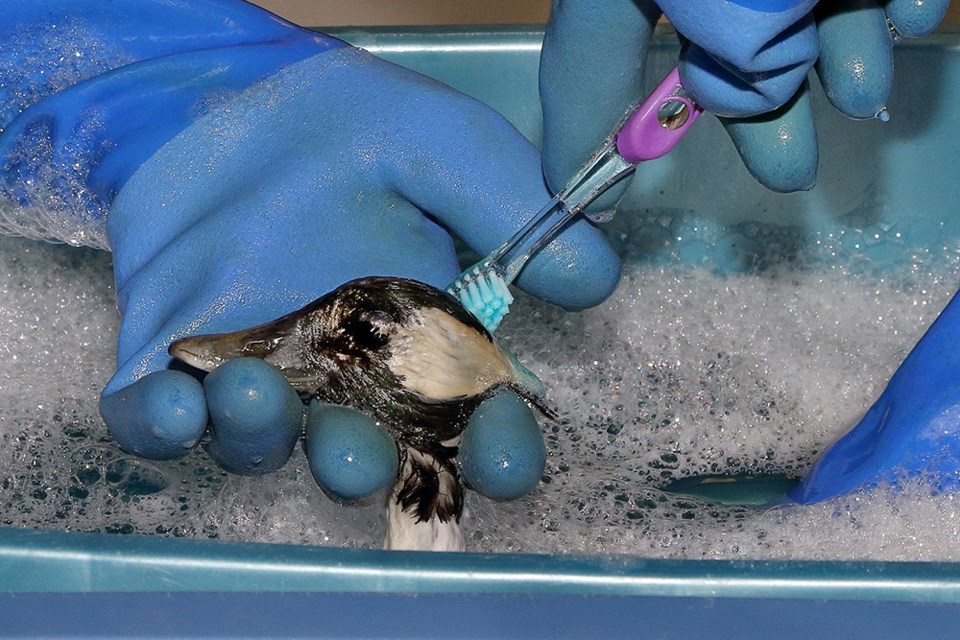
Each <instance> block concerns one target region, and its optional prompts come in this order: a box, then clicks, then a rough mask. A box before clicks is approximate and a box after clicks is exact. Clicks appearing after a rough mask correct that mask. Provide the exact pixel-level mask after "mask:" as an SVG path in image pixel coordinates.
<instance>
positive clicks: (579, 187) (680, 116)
mask: <svg viewBox="0 0 960 640" xmlns="http://www.w3.org/2000/svg"><path fill="white" fill-rule="evenodd" d="M701 111H702V109H701V107H699V106H698V105H697V104H696V103H695V102H694V101H693V100H691V99H690V97H689V96H688V95H687V93H686V91H684V88H683V85H682V84H681V83H680V74H679V72H678V70H677V68H676V67H674V69H673V71H671V72H670V73H669V74H667V77H666V78H664V79H663V80H662V81H661V82H660V84H659V85H657V88H656V89H654V90H653V93H651V94H650V96H649V97H648V98H647V99H646V100H644V101H643V103H642V104H640V106H639V107H637V108H636V109H634V110H633V111H632V112H630V114H629V115H628V116H627V117H626V118H625V119H624V121H623V123H622V124H621V125H618V126H617V128H616V129H615V130H614V132H613V133H612V134H610V136H608V137H607V139H606V141H605V142H604V144H603V146H602V147H601V148H600V149H599V150H598V151H597V152H596V153H595V154H594V155H593V156H592V157H591V158H590V160H589V161H588V162H587V163H586V164H585V165H584V166H583V168H581V169H580V171H578V172H577V173H576V175H574V176H573V178H571V179H570V181H569V182H567V184H566V186H564V188H563V190H562V191H560V193H558V194H557V195H555V196H554V197H553V198H552V199H551V200H550V201H549V202H548V203H547V204H546V205H544V207H543V208H542V209H541V210H540V211H539V212H538V213H537V214H536V215H535V216H534V217H533V218H531V219H530V220H529V221H528V222H527V223H526V224H524V225H523V227H521V228H520V230H519V231H517V232H516V233H515V234H513V236H511V237H510V239H509V240H507V241H506V242H504V243H503V244H502V245H500V247H498V248H497V249H495V250H494V251H493V252H491V253H490V254H489V255H487V256H486V257H485V258H483V259H482V260H480V261H479V262H477V263H476V264H474V265H473V266H472V267H469V268H468V269H466V270H465V271H464V272H463V273H461V274H460V276H459V277H457V279H456V280H454V281H453V283H451V284H450V286H449V287H447V292H448V293H450V294H452V295H453V296H454V297H456V298H457V299H458V300H459V301H460V303H461V304H462V305H463V306H464V307H465V308H466V309H467V310H468V311H469V312H470V313H472V314H473V315H474V316H475V317H476V318H477V320H479V321H480V322H481V324H483V326H484V327H486V329H487V331H489V332H491V333H493V332H494V331H495V330H496V329H497V327H498V326H500V321H501V320H503V317H504V316H505V315H507V313H509V312H510V304H511V303H512V302H513V295H512V294H511V293H510V287H509V285H510V283H512V282H513V281H514V279H516V277H517V276H518V275H519V274H520V271H522V270H523V267H524V266H525V265H526V264H527V261H528V260H529V259H530V258H531V256H533V255H534V254H535V253H536V252H537V251H539V250H540V248H541V247H543V246H544V245H545V244H547V243H548V242H550V240H552V239H553V236H554V235H556V233H557V232H558V231H559V230H560V229H562V228H563V227H564V226H565V225H566V224H567V223H568V222H569V221H570V220H571V219H572V218H573V217H574V216H576V215H577V214H578V213H580V212H581V211H582V210H583V208H584V207H585V206H587V205H588V204H590V203H591V202H593V200H594V198H596V197H597V196H599V195H600V194H601V193H603V192H604V191H606V190H607V189H608V188H610V187H611V186H613V185H614V184H615V183H617V182H618V181H619V180H620V179H621V178H624V177H625V176H627V175H629V174H630V173H632V172H633V170H634V169H636V167H637V165H638V164H639V163H641V162H643V161H645V160H653V159H655V158H659V157H660V156H662V155H664V154H666V153H667V152H668V151H670V150H671V149H673V147H674V146H675V145H676V144H677V142H679V141H680V138H682V137H683V134H684V133H686V132H687V129H689V128H690V125H692V124H693V122H694V121H695V120H696V119H697V118H698V117H699V115H700V113H701Z"/></svg>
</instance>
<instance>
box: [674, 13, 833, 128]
mask: <svg viewBox="0 0 960 640" xmlns="http://www.w3.org/2000/svg"><path fill="white" fill-rule="evenodd" d="M755 4H757V3H748V2H723V3H716V2H715V3H691V2H681V1H679V0H661V2H660V6H661V7H662V8H663V10H664V12H665V13H666V14H667V16H668V17H669V18H670V21H671V22H672V23H673V24H674V26H675V27H676V28H677V31H678V32H680V33H681V34H683V38H684V39H685V40H689V43H688V44H686V45H685V46H684V48H683V51H682V52H681V56H680V59H681V64H680V77H681V78H682V79H683V82H684V86H685V87H686V88H687V90H688V91H690V93H691V94H692V95H693V96H694V97H695V98H696V99H697V101H698V102H699V103H700V104H701V105H702V106H703V107H704V108H705V109H706V110H708V111H712V112H714V113H717V114H719V115H724V116H730V117H734V116H736V117H746V116H751V115H756V114H758V113H764V112H766V111H770V110H771V109H775V108H776V107H779V106H780V105H782V104H784V103H785V102H786V101H787V100H789V99H790V97H791V96H793V94H794V93H795V92H796V90H797V89H798V88H799V86H800V84H801V83H802V82H803V80H804V79H805V78H806V75H807V72H808V71H809V69H810V67H811V66H812V65H813V63H814V61H815V60H816V59H817V34H816V27H815V24H814V21H813V17H812V16H811V15H810V11H811V10H812V9H813V5H814V4H815V3H814V2H813V1H812V0H802V1H799V2H785V3H778V4H780V5H784V6H782V7H777V8H776V10H769V9H766V8H759V9H758V8H754V6H753V5H755Z"/></svg>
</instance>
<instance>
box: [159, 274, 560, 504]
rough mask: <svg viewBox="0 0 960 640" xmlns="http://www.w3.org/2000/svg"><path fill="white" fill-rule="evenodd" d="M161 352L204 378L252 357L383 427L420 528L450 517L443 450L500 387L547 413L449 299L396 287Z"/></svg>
mask: <svg viewBox="0 0 960 640" xmlns="http://www.w3.org/2000/svg"><path fill="white" fill-rule="evenodd" d="M170 354H171V355H173V356H174V357H176V358H178V359H180V360H183V361H184V362H186V363H187V364H190V365H192V366H195V367H197V368H199V369H203V370H205V371H211V370H213V369H215V368H216V367H217V366H219V365H220V364H222V363H223V362H225V361H227V360H230V359H233V358H239V357H247V356H250V357H257V358H262V359H263V360H265V361H266V362H268V363H270V364H272V365H274V366H276V367H277V368H278V369H280V371H281V372H282V373H283V374H284V375H285V376H286V377H287V379H288V380H289V381H290V383H291V384H292V385H293V386H294V388H296V389H297V390H298V391H301V392H303V393H306V394H309V395H310V396H314V397H317V398H319V399H321V400H323V401H325V402H329V403H333V404H340V405H345V406H350V407H354V408H356V409H358V410H360V411H363V412H365V413H366V414H368V415H370V416H372V417H373V418H374V419H376V420H377V421H379V422H381V423H382V424H384V425H386V426H387V427H388V428H389V429H390V430H391V432H392V433H393V434H394V436H395V437H396V438H397V440H398V442H400V443H401V444H402V445H405V446H404V447H401V452H402V453H401V456H402V459H401V466H400V468H401V480H402V482H403V484H402V486H401V487H400V490H399V491H397V492H395V496H396V500H397V501H398V502H399V503H400V504H401V506H402V507H403V509H404V510H405V511H408V512H411V513H415V515H416V517H417V518H418V519H419V520H421V521H426V520H428V519H430V518H431V517H433V516H434V515H436V516H437V517H438V518H439V519H440V520H441V521H446V520H449V519H450V518H456V519H459V517H460V513H461V511H462V509H463V487H462V485H461V483H460V479H459V474H458V471H457V468H456V465H455V463H454V462H453V458H454V457H455V455H456V453H457V449H456V446H454V445H453V443H454V442H455V441H456V438H457V436H459V435H460V433H461V432H462V431H463V428H464V426H465V425H466V421H467V419H468V418H469V417H470V414H471V413H473V411H474V410H475V409H476V407H477V406H478V405H479V404H480V402H482V401H483V400H484V399H485V398H486V397H488V396H489V395H491V394H492V393H493V392H494V391H495V390H496V389H497V388H499V387H504V386H505V387H509V388H511V389H513V390H514V391H516V392H517V393H519V394H520V395H521V396H523V397H525V398H526V399H527V400H528V401H530V402H531V403H532V404H534V405H535V406H537V407H538V408H540V409H541V410H542V411H547V410H546V408H545V407H544V406H543V404H542V402H541V400H540V399H541V397H542V393H543V389H542V385H541V383H540V381H539V380H538V379H537V378H536V376H534V375H533V374H532V373H530V372H529V371H527V370H526V369H525V368H524V367H523V366H522V365H520V364H519V363H518V362H517V361H516V360H515V359H514V358H513V357H512V356H511V355H509V354H508V353H507V352H505V351H504V350H502V349H501V348H500V347H499V346H498V345H497V344H496V342H494V340H493V338H492V337H491V335H490V333H489V332H488V331H487V330H486V329H484V327H483V326H482V325H481V324H480V323H479V322H478V321H477V320H476V319H475V318H474V317H473V316H471V315H470V314H469V313H468V312H467V311H466V310H465V309H464V308H463V307H462V306H461V305H460V304H459V303H458V302H457V301H456V300H455V299H454V298H453V297H452V296H450V295H448V294H447V293H445V292H443V291H440V290H438V289H435V288H433V287H430V286H428V285H425V284H423V283H420V282H417V281H414V280H407V279H402V278H387V277H370V278H362V279H359V280H353V281H351V282H348V283H346V284H344V285H342V286H341V287H339V288H337V289H336V290H334V291H332V292H330V293H329V294H327V295H325V296H323V297H321V298H319V299H318V300H316V301H314V302H312V303H310V304H309V305H307V306H306V307H304V308H303V309H300V310H299V311H295V312H293V313H291V314H289V315H286V316H284V317H282V318H280V319H278V320H275V321H273V322H270V323H267V324H264V325H261V326H259V327H255V328H253V329H248V330H243V331H236V332H233V333H224V334H215V335H206V336H195V337H189V338H184V339H181V340H178V341H176V342H174V343H173V344H172V345H171V346H170Z"/></svg>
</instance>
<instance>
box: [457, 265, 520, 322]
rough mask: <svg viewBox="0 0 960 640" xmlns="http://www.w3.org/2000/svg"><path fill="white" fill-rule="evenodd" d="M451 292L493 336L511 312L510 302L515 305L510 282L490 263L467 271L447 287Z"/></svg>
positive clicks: (475, 266)
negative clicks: (508, 283)
mask: <svg viewBox="0 0 960 640" xmlns="http://www.w3.org/2000/svg"><path fill="white" fill-rule="evenodd" d="M447 291H448V292H449V293H451V294H453V295H454V296H456V298H457V299H458V300H459V301H460V304H462V305H463V306H464V308H465V309H466V310H467V311H469V312H470V313H472V314H473V316H474V317H475V318H476V319H477V320H479V321H480V324H482V325H483V326H484V327H486V329H487V331H489V332H490V333H493V332H494V331H496V329H497V327H499V326H500V321H501V320H503V317H504V316H505V315H507V314H508V313H510V303H511V302H513V294H512V293H510V288H509V287H508V286H507V281H506V280H504V279H503V276H501V275H500V274H499V273H498V272H497V270H496V269H495V268H493V267H492V265H491V264H490V263H489V262H483V263H480V264H477V265H474V266H473V267H471V268H470V269H467V270H466V271H464V272H463V273H462V274H460V277H459V278H457V279H456V280H455V281H454V282H453V284H451V285H450V286H449V287H447Z"/></svg>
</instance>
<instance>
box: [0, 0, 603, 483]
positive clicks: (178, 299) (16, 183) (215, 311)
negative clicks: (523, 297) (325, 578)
mask: <svg viewBox="0 0 960 640" xmlns="http://www.w3.org/2000/svg"><path fill="white" fill-rule="evenodd" d="M42 6H43V10H42V11H41V10H39V9H36V8H35V3H33V2H28V1H19V0H15V1H13V2H11V1H10V0H7V2H5V3H4V4H3V5H0V25H4V26H3V27H0V31H2V30H3V29H8V30H12V31H13V32H14V33H16V34H19V35H18V36H17V37H19V38H20V39H21V40H22V39H24V38H33V39H32V40H30V42H32V43H33V44H34V45H35V48H42V47H43V46H46V45H47V44H49V43H47V42H45V41H44V40H43V39H44V38H47V40H53V41H56V36H57V34H56V33H55V32H53V31H51V30H50V29H51V26H50V25H51V18H50V16H51V15H59V16H60V17H59V18H57V19H56V20H54V22H56V23H58V24H70V25H71V29H73V30H75V31H77V32H78V33H80V34H81V36H82V37H78V38H76V39H77V40H78V41H80V42H81V43H82V44H83V47H85V48H82V47H78V48H76V51H79V52H82V53H84V54H90V57H94V56H93V54H94V52H98V51H99V52H102V54H103V55H102V56H101V61H102V60H106V61H107V62H102V63H100V66H99V67H98V66H97V65H94V67H93V68H92V70H89V69H85V70H84V71H86V72H80V73H77V74H74V77H72V78H71V81H72V82H66V83H64V84H65V86H55V85H51V86H50V87H41V88H40V89H37V88H36V86H35V85H37V84H42V82H43V79H42V78H39V77H34V76H33V75H31V74H30V73H27V74H25V75H26V77H25V78H20V79H19V80H18V81H17V83H7V86H13V87H14V89H13V91H12V92H10V93H8V94H6V95H5V96H4V97H3V99H2V100H0V105H2V106H0V108H2V109H3V111H0V113H6V114H8V118H9V117H10V115H11V114H12V115H13V116H15V117H13V119H12V120H4V121H0V127H2V131H3V133H2V135H0V158H4V163H5V165H4V182H3V185H2V187H3V192H4V194H5V195H6V196H7V197H8V198H15V199H17V200H18V201H19V202H20V203H21V204H25V205H36V204H37V203H38V200H40V199H41V198H45V199H44V200H43V202H53V203H54V204H55V207H59V210H60V211H62V212H63V214H64V215H63V216H62V217H63V218H65V219H66V223H65V224H66V226H67V227H69V225H71V224H73V225H75V227H76V229H70V228H65V229H64V235H65V236H67V237H69V238H74V239H76V238H81V239H86V238H90V237H96V236H97V235H98V234H100V235H104V234H105V235H104V238H105V241H106V242H108V243H109V247H110V248H111V250H112V251H113V256H114V272H115V279H116V285H117V294H118V306H119V308H120V312H121V315H122V324H121V330H120V338H119V344H118V367H117V372H116V374H115V375H114V376H113V378H112V379H111V380H110V382H109V383H108V385H107V386H106V388H105V389H104V392H103V395H102V398H101V413H102V415H103V417H104V419H105V420H106V422H107V424H108V426H109V427H110V430H111V433H112V434H113V435H114V437H115V438H116V439H117V441H118V442H119V443H120V444H121V446H123V447H124V448H125V449H127V450H129V451H133V452H136V453H138V454H140V455H144V456H147V457H154V458H168V457H174V456H177V455H181V454H183V453H185V452H186V451H187V450H188V449H189V448H190V447H192V446H193V445H194V444H195V443H196V442H197V440H198V439H199V438H200V436H201V434H202V433H203V429H204V428H205V426H206V424H207V416H208V408H209V409H210V414H211V415H214V414H216V415H221V414H223V413H224V412H226V413H232V414H233V415H238V414H243V413H244V405H243V403H244V402H245V400H243V399H242V398H243V397H245V396H251V395H256V393H252V392H251V393H250V394H244V393H242V392H240V391H242V390H243V389H244V385H249V386H248V388H249V389H251V390H253V391H257V390H258V389H259V388H260V387H262V386H266V387H271V385H272V384H273V381H272V380H271V373H270V372H269V371H268V368H267V369H263V368H260V369H258V370H257V371H253V372H251V371H248V370H243V371H239V372H237V375H231V376H222V378H223V379H221V380H219V381H216V380H214V381H209V383H208V385H207V386H208V388H207V389H204V387H202V386H201V385H200V383H198V382H197V380H196V379H194V378H193V377H191V376H189V375H187V374H185V373H182V372H179V371H176V370H173V369H171V364H172V363H171V358H170V357H169V356H168V355H167V346H168V345H169V344H170V343H171V342H172V341H173V340H175V339H177V338H179V337H182V336H186V335H194V334H199V333H212V332H222V331H229V330H236V329H240V328H245V327H250V326H253V325H256V324H260V323H263V322H266V321H269V320H273V319H275V318H277V317H279V316H281V315H283V314H285V313H288V312H290V311H293V310H295V309H298V308H300V307H302V306H303V305H305V304H307V303H308V302H310V301H312V300H314V299H315V298H317V297H319V296H320V295H322V294H324V293H326V292H328V291H330V290H331V289H333V288H335V287H336V286H338V285H339V284H341V283H343V282H345V281H347V280H351V279H353V278H357V277H362V276H369V275H390V276H401V277H407V278H413V279H417V280H420V281H423V282H426V283H429V284H432V285H434V286H437V287H439V288H442V287H445V286H446V285H447V284H448V283H449V282H451V281H452V280H453V279H454V278H455V277H456V276H457V275H458V273H459V269H460V268H459V265H458V263H457V259H456V252H455V249H454V245H453V236H454V235H456V236H458V237H459V238H461V239H462V240H464V241H465V242H466V243H467V244H468V245H470V246H471V247H472V248H474V249H475V250H476V251H478V252H479V253H486V252H488V251H489V250H491V249H492V248H494V247H495V246H497V245H499V244H500V243H501V242H502V241H503V239H504V238H506V237H508V236H509V235H510V234H511V233H512V232H513V231H514V230H515V229H516V228H518V227H519V226H520V225H521V223H522V222H523V220H524V219H525V218H527V217H529V216H530V215H532V213H533V212H535V211H537V210H538V209H539V207H540V206H541V205H542V204H543V202H545V201H546V200H547V199H548V192H547V189H546V187H545V185H544V183H543V178H542V173H541V165H540V156H539V154H538V153H537V151H536V149H535V148H534V147H533V146H532V145H530V144H529V143H528V142H527V141H526V140H525V139H523V138H522V136H521V135H520V134H519V133H518V132H517V131H516V130H515V129H514V128H513V127H512V126H510V125H509V124H508V123H507V122H506V121H505V120H503V119H502V118H501V117H500V116H499V115H497V114H496V113H494V112H493V111H492V110H491V109H489V108H487V107H485V106H484V105H482V104H479V103H477V102H476V101H474V100H472V99H469V98H467V97H465V96H463V95H461V94H458V93H456V92H455V91H453V90H451V89H450V88H448V87H446V86H443V85H441V84H439V83H436V82H434V81H431V80H429V79H427V78H425V77H423V76H420V75H418V74H416V73H413V72H410V71H408V70H405V69H403V68H400V67H397V66H395V65H391V64H389V63H386V62H384V61H382V60H379V59H377V58H375V57H373V56H371V55H369V54H368V53H366V52H364V51H361V50H357V49H354V48H352V47H349V46H346V45H344V44H343V43H341V42H339V41H336V40H334V39H331V38H327V37H324V36H319V35H317V34H314V33H311V32H307V31H304V30H301V29H299V28H297V27H295V26H293V25H290V24H288V23H284V22H283V21H280V20H279V19H277V18H275V17H274V16H271V15H270V14H268V13H266V12H263V11H261V10H258V9H255V8H254V7H252V6H250V5H247V4H245V3H242V2H234V1H230V0H208V1H204V2H201V1H199V0H163V1H162V2H161V1H157V2H148V1H146V0H135V1H134V0H124V1H120V2H114V3H111V10H110V12H109V15H106V16H104V15H100V13H101V11H100V10H99V8H100V6H101V3H99V2H93V1H89V2H82V1H81V2H76V1H73V2H68V1H63V2H47V3H43V5H42ZM60 18H62V20H61V19H60ZM204 18H210V20H205V19H204ZM116 19H120V20H121V22H120V24H119V25H117V24H114V21H115V20H116ZM129 25H132V26H129ZM217 25H219V27H220V30H219V31H218V28H217ZM128 26H129V29H128V28H127V27H128ZM218 34H227V35H228V36H229V37H226V36H224V35H218ZM0 35H2V34H0ZM58 44H62V43H58ZM62 49H63V47H62V46H59V47H50V52H49V55H50V56H52V58H51V59H56V57H57V56H59V55H61V54H62V53H63V51H62ZM15 55H19V54H17V53H16V52H10V51H9V50H8V49H4V51H3V53H2V54H0V59H4V68H5V69H6V68H9V67H11V66H15V64H14V62H13V61H11V60H10V59H9V56H15ZM111 61H116V65H114V66H111V65H110V62H111ZM103 66H107V67H109V68H102V67H103ZM61 82H62V81H61ZM31 91H32V94H33V96H34V98H33V100H32V101H29V102H27V103H26V104H13V105H12V106H11V96H13V102H14V103H16V97H17V96H21V95H30V94H31ZM20 111H22V113H19V112H20ZM18 113H19V115H17V114H18ZM131 114H132V115H134V116H136V118H137V119H136V120H134V122H133V123H132V124H130V123H128V121H127V116H128V115H131ZM141 116H142V117H141ZM116 132H121V135H116ZM38 142H39V144H40V145H41V146H42V145H46V147H49V148H50V149H51V153H50V158H49V159H48V160H44V161H41V162H34V161H31V160H30V157H31V154H30V151H31V147H32V148H40V147H38V146H37V145H38ZM75 165H76V166H77V167H80V168H79V169H77V170H72V168H73V167H74V166H75ZM65 175H66V176H67V178H64V176H65ZM51 176H52V179H51ZM38 182H39V183H41V185H40V187H38V186H37V183H38ZM78 184H79V185H80V186H81V187H82V188H83V189H84V193H85V194H86V196H87V197H86V198H85V199H84V201H83V202H82V203H80V204H82V205H84V206H77V204H78V203H77V201H76V199H75V198H73V199H71V198H72V196H70V194H71V193H75V190H74V189H73V187H74V186H76V185H78ZM58 198H59V200H58ZM91 203H92V204H91ZM88 205H89V206H88ZM31 211H32V209H31ZM619 270H620V265H619V261H618V259H617V258H616V256H615V254H613V253H612V251H611V250H610V249H609V247H608V246H607V244H606V242H605V240H604V239H603V237H602V235H601V234H600V233H599V232H598V231H597V230H595V229H594V228H593V227H592V226H590V225H589V224H587V223H585V222H580V223H577V224H574V225H571V226H570V228H569V229H568V230H566V231H565V232H564V234H563V235H562V236H560V237H558V239H557V240H556V241H555V242H554V243H552V244H551V245H550V246H549V247H548V248H547V249H546V250H545V251H543V252H541V253H540V254H539V255H538V256H537V257H536V258H534V259H533V260H532V261H531V262H530V264H529V266H528V267H527V269H526V270H525V272H524V274H523V275H522V276H521V277H520V279H519V280H518V284H519V285H520V286H521V287H523V288H525V289H527V290H528V291H530V292H532V293H534V294H535V295H538V296H541V297H543V298H544V299H547V300H549V301H551V302H554V303H556V304H558V305H561V306H563V307H565V308H569V309H579V308H584V307H588V306H591V305H594V304H597V303H599V302H600V301H602V300H603V299H604V298H606V297H607V296H608V295H609V294H610V293H611V292H612V290H613V288H614V287H615V285H616V283H617V281H618V279H619ZM258 371H260V373H258ZM261 375H262V378H260V377H258V376H261ZM251 376H252V380H253V382H244V380H250V377H251ZM211 385H212V386H213V388H212V389H211V388H209V387H210V386H211ZM238 385H239V386H238ZM223 387H226V388H223ZM238 390H239V391H238ZM214 396H216V398H217V400H216V401H215V402H214V405H215V406H210V403H211V399H212V398H213V397H214ZM272 397H275V398H276V400H275V401H274V404H272V405H271V406H269V407H266V408H263V407H260V408H258V409H257V410H256V412H255V413H256V415H258V416H268V418H265V420H266V421H267V422H270V423H272V422H273V421H275V420H279V421H283V420H284V419H285V418H284V416H285V415H288V414H287V413H286V408H287V407H288V406H289V403H290V402H291V400H290V399H289V396H287V397H284V395H283V394H282V393H275V394H273V396H272ZM268 404H269V403H268ZM229 420H232V418H230V419H229ZM225 424H226V423H225ZM271 428H272V424H257V423H256V422H255V423H253V424H249V423H245V422H243V420H240V422H230V424H229V428H228V429H226V431H225V433H228V434H235V436H230V437H231V438H233V440H231V441H230V442H227V443H223V444H225V445H228V446H218V447H212V448H211V454H212V455H214V456H217V459H218V461H219V462H220V463H221V464H223V465H224V466H225V467H227V468H231V469H233V470H239V471H246V472H259V471H266V470H269V468H275V467H276V466H278V465H280V464H282V463H283V461H285V459H286V456H287V455H289V450H288V449H289V448H290V444H289V439H284V438H270V437H268V435H267V432H269V431H270V430H271ZM214 431H215V434H214V436H215V438H216V437H222V436H223V433H224V430H222V429H220V428H218V425H217V423H216V422H215V423H214ZM271 442H272V444H271ZM244 443H246V444H244ZM234 445H235V446H234Z"/></svg>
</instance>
